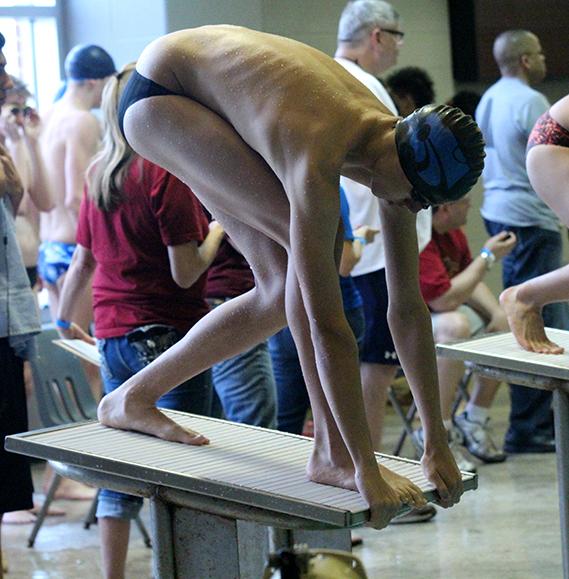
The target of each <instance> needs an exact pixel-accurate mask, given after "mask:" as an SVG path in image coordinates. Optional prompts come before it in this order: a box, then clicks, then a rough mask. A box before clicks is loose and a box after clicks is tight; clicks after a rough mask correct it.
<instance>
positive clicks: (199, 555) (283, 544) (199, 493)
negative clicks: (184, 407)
mask: <svg viewBox="0 0 569 579" xmlns="http://www.w3.org/2000/svg"><path fill="white" fill-rule="evenodd" d="M162 412H164V413H165V414H167V415H168V416H169V417H170V418H172V419H173V420H175V421H176V422H178V423H179V424H180V425H182V426H184V427H187V428H191V429H192V430H197V431H199V432H200V433H202V434H204V435H205V436H207V437H208V438H209V439H210V441H211V442H210V444H209V445H206V446H200V447H197V446H188V445H184V444H180V443H175V442H167V441H164V440H161V439H158V438H155V437H152V436H148V435H145V434H141V433H137V432H129V431H123V430H116V429H112V428H107V427H104V426H102V425H101V424H99V423H98V422H96V421H91V422H85V423H80V424H72V425H68V426H62V427H54V428H48V429H44V430H38V431H33V432H28V433H23V434H18V435H13V436H9V437H7V438H6V449H7V450H10V451H12V452H17V453H20V454H25V455H29V456H34V457H37V458H42V459H45V460H49V461H52V462H53V463H54V466H55V468H56V470H57V471H58V472H59V473H60V474H62V475H63V476H67V477H69V478H73V479H76V480H80V481H82V482H85V483H88V484H91V485H94V486H98V487H105V488H110V489H114V490H117V491H122V492H126V493H129V494H134V495H139V496H143V497H147V498H149V499H150V509H151V519H152V543H153V551H154V553H153V554H154V563H153V565H154V576H155V577H160V578H164V579H165V578H172V577H175V578H178V579H185V578H190V577H192V578H196V577H208V578H209V579H218V578H219V579H228V578H230V577H244V578H248V577H261V575H262V570H263V567H264V561H265V560H266V557H267V555H268V553H269V552H272V551H275V550H279V549H283V548H290V547H292V546H293V544H294V543H306V544H308V546H310V547H312V548H334V549H340V550H344V551H350V550H351V540H350V529H351V528H354V527H359V526H362V525H364V524H365V523H366V521H367V520H368V519H369V510H368V508H367V505H366V503H365V502H364V501H363V500H362V498H361V497H360V495H359V494H358V493H356V492H353V491H349V490H345V489H339V488H336V487H331V486H327V485H321V484H317V483H314V482H311V481H309V480H307V478H306V474H305V468H306V463H307V460H308V458H309V456H310V454H311V452H312V447H313V441H312V439H310V438H306V437H302V436H296V435H293V434H287V433H283V432H278V431H274V430H268V429H264V428H258V427H254V426H246V425H243V424H237V423H233V422H228V421H224V420H218V419H214V418H206V417H202V416H196V415H192V414H186V413H182V412H177V411H172V410H162ZM376 456H377V460H378V462H379V463H381V464H383V465H385V466H386V467H388V468H390V469H391V470H393V471H395V472H397V473H398V474H401V475H404V476H407V477H408V478H410V479H411V480H412V481H413V482H414V483H415V484H417V485H418V486H419V487H420V488H421V490H422V491H423V492H424V494H425V496H426V498H427V500H429V501H433V500H436V496H435V491H434V488H433V486H432V485H431V484H430V483H429V482H428V481H427V479H426V478H425V477H424V475H423V472H422V470H421V466H420V464H419V463H418V462H417V461H413V460H407V459H404V458H399V457H391V456H388V455H383V454H379V453H376ZM463 481H464V486H465V489H466V490H472V489H475V488H476V487H477V477H476V475H475V474H472V473H463ZM404 512H405V509H402V511H401V513H404Z"/></svg>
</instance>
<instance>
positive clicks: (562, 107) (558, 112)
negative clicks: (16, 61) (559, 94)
mask: <svg viewBox="0 0 569 579" xmlns="http://www.w3.org/2000/svg"><path fill="white" fill-rule="evenodd" d="M550 113H551V116H552V117H553V118H554V119H555V120H556V121H557V122H558V123H559V124H560V125H561V126H562V127H564V128H565V129H567V130H569V95H567V96H565V97H563V98H562V99H561V100H559V101H557V102H556V103H555V104H554V105H553V106H552V107H551V109H550Z"/></svg>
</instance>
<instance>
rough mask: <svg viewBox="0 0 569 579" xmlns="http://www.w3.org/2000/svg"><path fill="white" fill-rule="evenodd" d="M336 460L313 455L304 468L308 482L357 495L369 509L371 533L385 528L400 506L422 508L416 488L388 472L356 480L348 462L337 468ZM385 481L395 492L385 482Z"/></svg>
mask: <svg viewBox="0 0 569 579" xmlns="http://www.w3.org/2000/svg"><path fill="white" fill-rule="evenodd" d="M337 458H338V457H337V456H336V457H334V459H332V460H328V459H327V458H322V457H319V455H318V453H317V452H313V454H312V456H311V458H310V460H309V462H308V466H307V475H308V478H309V479H310V480H311V481H314V482H316V483H320V484H325V485H330V486H334V487H339V488H344V489H348V490H351V491H356V492H359V493H360V495H361V496H362V498H363V499H364V500H365V501H366V502H367V504H368V505H369V507H370V511H371V516H370V521H369V523H368V525H369V526H371V527H373V528H375V529H382V528H383V527H386V526H387V525H388V524H389V522H390V521H391V519H392V518H393V517H394V516H395V515H396V514H397V513H398V512H399V509H400V508H401V504H402V503H406V504H409V505H413V506H415V505H416V506H421V505H424V504H425V502H426V501H425V498H424V497H423V494H422V493H421V491H420V489H419V488H418V487H416V486H415V485H414V484H413V483H412V482H411V481H409V480H408V479H405V478H404V477H401V476H399V475H396V474H395V473H394V472H392V471H390V470H389V469H387V468H385V467H379V469H380V472H381V474H382V475H383V478H381V477H378V476H377V473H371V472H370V473H369V476H362V477H357V476H356V473H355V471H354V467H353V465H352V463H351V460H350V461H349V464H348V462H346V464H339V463H338V462H337V461H336V460H335V459H337ZM378 466H379V465H378ZM388 477H389V481H392V482H393V483H394V484H395V486H396V489H395V488H393V486H392V485H391V482H389V481H388V480H387V478H388Z"/></svg>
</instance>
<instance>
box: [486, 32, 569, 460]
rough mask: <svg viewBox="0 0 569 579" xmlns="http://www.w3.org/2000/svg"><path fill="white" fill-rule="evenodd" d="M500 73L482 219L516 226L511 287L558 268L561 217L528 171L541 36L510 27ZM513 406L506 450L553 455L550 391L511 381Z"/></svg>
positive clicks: (508, 269) (552, 309)
mask: <svg viewBox="0 0 569 579" xmlns="http://www.w3.org/2000/svg"><path fill="white" fill-rule="evenodd" d="M494 58H495V60H496V63H497V65H498V67H499V69H500V74H501V78H500V80H499V81H498V82H496V83H495V84H494V85H492V86H491V87H490V88H489V89H488V90H487V91H486V93H484V95H483V97H482V99H481V101H480V104H479V105H478V108H477V110H476V119H477V121H478V123H479V125H480V128H481V129H482V133H483V134H484V139H485V141H486V154H487V161H486V166H485V169H484V172H483V179H484V203H483V205H482V216H483V217H484V220H485V223H486V228H487V230H488V233H489V234H490V235H497V234H499V233H500V232H502V231H511V232H512V233H514V234H515V236H516V238H517V240H518V242H517V244H516V246H515V247H514V249H513V250H512V252H511V253H510V254H509V255H508V256H506V257H505V258H504V260H503V283H504V287H505V288H508V287H510V286H513V285H518V284H520V283H523V282H524V281H526V280H528V279H532V278H534V277H537V276H539V275H542V274H544V273H547V272H550V271H553V270H555V269H557V268H559V267H560V266H561V250H562V244H561V235H560V233H559V219H558V218H557V216H556V215H555V214H554V213H553V211H552V210H551V209H550V208H549V207H548V206H547V205H546V204H545V203H544V202H543V201H542V200H541V199H540V198H539V197H538V196H537V194H536V192H535V191H534V190H533V188H532V186H531V184H530V181H529V178H528V175H527V171H526V164H525V159H526V146H527V141H528V137H529V134H530V132H531V130H532V128H533V126H534V124H535V122H536V121H537V119H538V117H540V116H541V115H542V114H543V113H545V111H547V110H548V108H549V103H548V101H547V99H546V98H545V96H543V95H542V94H541V93H539V92H538V91H537V90H535V89H534V88H533V87H534V86H535V85H537V84H539V83H540V82H542V81H543V79H544V78H545V74H546V66H545V56H544V54H543V51H542V48H541V43H540V41H539V38H538V37H537V36H536V35H535V34H532V33H531V32H529V31H527V30H508V31H506V32H503V33H502V34H500V35H499V36H498V37H497V38H496V40H495V42H494ZM543 317H544V321H545V325H546V326H551V327H555V328H563V329H569V315H568V310H567V305H566V304H561V303H558V304H551V305H548V306H546V307H545V308H544V310H543ZM511 403H512V409H511V414H510V426H509V429H508V432H507V433H506V440H505V445H504V449H505V450H506V452H509V453H524V452H554V451H555V443H554V440H553V416H552V412H551V393H549V392H546V391H542V390H534V389H530V388H525V387H524V386H517V385H512V386H511Z"/></svg>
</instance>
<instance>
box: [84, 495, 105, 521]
mask: <svg viewBox="0 0 569 579" xmlns="http://www.w3.org/2000/svg"><path fill="white" fill-rule="evenodd" d="M100 492H101V489H97V494H96V495H95V498H94V499H93V501H92V502H91V507H90V509H89V512H88V513H87V516H86V517H85V520H84V521H83V528H84V529H85V530H89V527H90V526H91V525H96V524H97V504H98V503H99V493H100Z"/></svg>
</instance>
